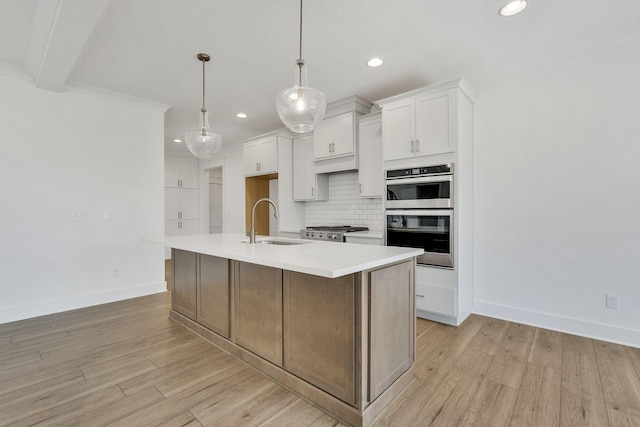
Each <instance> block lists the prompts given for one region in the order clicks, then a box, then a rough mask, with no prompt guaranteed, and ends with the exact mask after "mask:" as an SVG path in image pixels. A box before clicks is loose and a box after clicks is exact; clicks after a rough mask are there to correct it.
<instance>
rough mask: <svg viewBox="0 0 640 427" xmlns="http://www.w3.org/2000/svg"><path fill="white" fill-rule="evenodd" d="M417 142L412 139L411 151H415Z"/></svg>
mask: <svg viewBox="0 0 640 427" xmlns="http://www.w3.org/2000/svg"><path fill="white" fill-rule="evenodd" d="M415 144H416V142H415V141H414V140H413V139H412V140H411V152H412V153H415Z"/></svg>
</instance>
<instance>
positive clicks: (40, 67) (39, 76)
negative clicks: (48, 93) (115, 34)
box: [27, 0, 111, 92]
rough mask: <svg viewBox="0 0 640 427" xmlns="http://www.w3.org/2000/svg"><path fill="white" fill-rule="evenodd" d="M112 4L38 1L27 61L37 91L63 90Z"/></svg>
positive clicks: (79, 0)
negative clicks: (105, 12) (103, 15)
mask: <svg viewBox="0 0 640 427" xmlns="http://www.w3.org/2000/svg"><path fill="white" fill-rule="evenodd" d="M110 1H111V0H91V1H86V0H39V1H38V5H37V8H36V13H35V17H34V23H33V29H32V33H31V42H30V46H29V54H28V58H27V68H28V70H29V73H30V74H31V76H32V77H33V80H34V81H35V85H36V87H39V88H42V89H49V90H53V91H58V92H59V91H61V90H62V88H63V86H64V84H65V83H66V81H67V79H68V78H69V74H71V71H72V70H73V67H74V65H75V64H76V62H77V60H78V58H79V57H80V54H81V53H82V51H83V50H84V48H85V46H86V44H87V43H88V41H89V40H90V39H91V35H92V34H93V31H94V29H95V27H96V25H97V24H98V22H99V20H100V17H101V16H102V14H103V13H104V11H105V10H106V8H107V6H108V5H109V2H110Z"/></svg>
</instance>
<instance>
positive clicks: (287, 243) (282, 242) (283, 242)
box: [242, 240, 307, 246]
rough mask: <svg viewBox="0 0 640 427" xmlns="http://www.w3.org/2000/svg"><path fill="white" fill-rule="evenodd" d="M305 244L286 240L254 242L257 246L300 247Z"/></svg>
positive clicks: (245, 241)
mask: <svg viewBox="0 0 640 427" xmlns="http://www.w3.org/2000/svg"><path fill="white" fill-rule="evenodd" d="M242 243H249V241H248V240H243V241H242ZM305 243H307V242H290V241H287V240H256V244H257V245H284V246H287V245H302V244H305Z"/></svg>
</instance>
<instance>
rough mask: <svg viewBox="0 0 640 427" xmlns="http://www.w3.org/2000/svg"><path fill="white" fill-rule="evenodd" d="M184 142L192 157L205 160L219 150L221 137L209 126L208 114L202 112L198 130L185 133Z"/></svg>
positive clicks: (204, 111)
mask: <svg viewBox="0 0 640 427" xmlns="http://www.w3.org/2000/svg"><path fill="white" fill-rule="evenodd" d="M184 141H185V143H186V144H187V148H188V149H189V151H191V152H192V153H193V155H194V156H196V157H200V158H203V159H207V158H210V157H213V155H214V154H215V153H216V152H218V150H220V147H221V146H222V137H221V136H220V135H219V134H217V133H215V132H213V131H212V130H211V127H210V126H209V112H208V111H207V110H202V112H201V114H200V124H199V126H198V129H194V130H190V131H187V132H185V134H184Z"/></svg>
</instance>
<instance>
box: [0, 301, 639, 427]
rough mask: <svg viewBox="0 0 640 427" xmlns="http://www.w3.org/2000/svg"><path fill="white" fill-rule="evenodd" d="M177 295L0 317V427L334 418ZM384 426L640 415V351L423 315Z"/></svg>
mask: <svg viewBox="0 0 640 427" xmlns="http://www.w3.org/2000/svg"><path fill="white" fill-rule="evenodd" d="M169 303H170V301H169V294H168V293H165V294H159V295H152V296H148V297H143V298H136V299H132V300H127V301H121V302H117V303H112V304H106V305H102V306H97V307H92V308H87V309H81V310H75V311H70V312H66V313H60V314H55V315H51V316H45V317H40V318H35V319H30V320H24V321H20V322H15V323H9V324H4V325H0V425H11V426H27V425H34V424H39V423H40V424H45V425H61V426H102V425H118V426H127V427H128V426H138V425H154V426H157V425H163V426H174V425H175V426H200V425H205V426H236V425H238V426H254V425H264V426H284V425H290V426H334V425H339V423H337V422H336V421H335V420H333V419H332V418H331V417H329V416H327V415H325V414H323V413H322V412H321V411H319V410H318V409H316V408H315V407H313V406H312V405H310V404H308V403H306V402H305V401H303V400H301V399H299V398H297V397H296V396H294V395H293V394H291V393H289V392H288V391H286V390H284V389H283V388H281V387H279V386H278V385H276V384H274V383H272V382H271V381H270V380H268V379H267V378H265V377H263V376H262V375H261V374H259V373H257V372H256V371H254V370H253V369H252V368H250V367H248V366H246V365H244V364H243V363H241V362H239V361H237V360H235V359H233V358H232V357H231V356H229V355H228V354H226V353H224V352H222V351H220V350H218V349H216V348H215V347H214V346H213V345H211V344H208V343H207V342H205V341H204V340H203V339H201V338H200V337H198V336H196V335H194V334H192V333H191V332H189V331H187V330H185V329H184V328H182V327H181V326H178V325H176V324H174V323H173V322H171V321H170V320H169V319H168V318H167V316H168V310H169ZM417 334H418V338H417V343H416V352H417V364H416V378H415V381H414V382H413V383H412V384H411V385H410V387H409V388H408V389H407V390H406V392H405V393H404V394H402V395H401V396H400V397H399V398H398V399H397V400H396V401H395V402H394V403H393V404H392V406H391V407H390V408H389V409H388V410H387V412H386V413H385V414H384V415H383V417H382V418H381V419H380V420H379V421H378V423H377V425H379V426H431V425H433V426H436V425H437V426H457V425H463V426H468V425H485V426H509V425H511V426H558V425H561V426H599V427H600V426H616V427H617V426H640V378H639V372H640V349H634V348H628V347H624V346H620V345H615V344H610V343H605V342H600V341H594V340H590V339H585V338H579V337H575V336H571V335H566V334H562V333H557V332H551V331H548V330H543V329H537V328H533V327H529V326H524V325H520V324H516V323H510V322H505V321H500V320H494V319H490V318H485V317H480V316H471V317H470V318H469V319H468V320H467V321H466V322H465V323H464V324H463V325H462V326H460V327H459V328H454V327H450V326H445V325H441V324H436V323H433V322H429V321H425V320H418V323H417Z"/></svg>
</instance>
